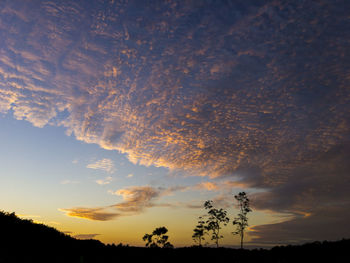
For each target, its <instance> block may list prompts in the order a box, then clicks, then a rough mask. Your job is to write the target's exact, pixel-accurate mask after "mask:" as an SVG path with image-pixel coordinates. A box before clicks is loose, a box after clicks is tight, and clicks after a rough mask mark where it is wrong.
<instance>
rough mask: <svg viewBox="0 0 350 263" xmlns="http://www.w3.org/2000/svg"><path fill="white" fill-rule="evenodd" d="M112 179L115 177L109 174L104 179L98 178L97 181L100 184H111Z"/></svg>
mask: <svg viewBox="0 0 350 263" xmlns="http://www.w3.org/2000/svg"><path fill="white" fill-rule="evenodd" d="M112 181H113V177H111V176H107V177H106V178H104V179H99V180H96V183H97V184H99V185H106V184H110V183H111V182H112Z"/></svg>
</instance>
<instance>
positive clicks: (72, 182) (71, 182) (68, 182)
mask: <svg viewBox="0 0 350 263" xmlns="http://www.w3.org/2000/svg"><path fill="white" fill-rule="evenodd" d="M79 183H80V182H79V181H76V180H69V179H66V180H63V181H61V184H79Z"/></svg>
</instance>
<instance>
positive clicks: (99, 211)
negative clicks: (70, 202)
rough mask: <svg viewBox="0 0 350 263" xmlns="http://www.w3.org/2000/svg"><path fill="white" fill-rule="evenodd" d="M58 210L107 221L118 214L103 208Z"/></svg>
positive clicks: (72, 214)
mask: <svg viewBox="0 0 350 263" xmlns="http://www.w3.org/2000/svg"><path fill="white" fill-rule="evenodd" d="M59 211H62V212H65V213H66V215H67V216H71V217H78V218H84V219H89V220H96V221H107V220H112V219H114V218H117V217H118V216H120V214H119V213H115V212H108V211H106V209H105V208H102V207H98V208H86V207H76V208H70V209H59Z"/></svg>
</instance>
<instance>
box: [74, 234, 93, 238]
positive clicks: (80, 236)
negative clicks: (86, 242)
mask: <svg viewBox="0 0 350 263" xmlns="http://www.w3.org/2000/svg"><path fill="white" fill-rule="evenodd" d="M98 235H99V234H78V235H74V236H73V237H75V238H78V239H93V238H95V237H96V236H98Z"/></svg>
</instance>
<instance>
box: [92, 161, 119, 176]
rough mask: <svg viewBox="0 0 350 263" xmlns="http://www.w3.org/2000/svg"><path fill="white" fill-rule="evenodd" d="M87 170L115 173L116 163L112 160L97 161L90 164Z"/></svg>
mask: <svg viewBox="0 0 350 263" xmlns="http://www.w3.org/2000/svg"><path fill="white" fill-rule="evenodd" d="M86 168H90V169H95V170H102V171H105V172H107V173H114V172H115V170H116V169H115V166H114V162H113V161H112V160H111V159H107V158H105V159H102V160H99V161H96V162H94V163H90V164H88V165H87V166H86Z"/></svg>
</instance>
